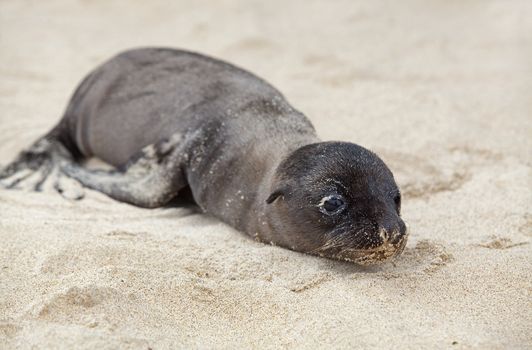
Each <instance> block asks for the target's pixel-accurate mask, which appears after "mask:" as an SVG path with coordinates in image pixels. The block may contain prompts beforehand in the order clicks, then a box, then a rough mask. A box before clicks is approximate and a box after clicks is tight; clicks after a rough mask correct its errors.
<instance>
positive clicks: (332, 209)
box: [319, 195, 345, 215]
mask: <svg viewBox="0 0 532 350" xmlns="http://www.w3.org/2000/svg"><path fill="white" fill-rule="evenodd" d="M319 207H320V210H321V211H322V212H323V213H325V214H328V215H332V214H337V213H339V212H341V211H342V210H343V209H344V208H345V202H344V199H343V198H342V196H340V195H332V196H327V197H324V198H322V200H321V202H320V205H319Z"/></svg>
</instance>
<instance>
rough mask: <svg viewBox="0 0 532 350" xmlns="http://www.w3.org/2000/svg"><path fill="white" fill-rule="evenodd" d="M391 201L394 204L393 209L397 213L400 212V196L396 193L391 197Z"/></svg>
mask: <svg viewBox="0 0 532 350" xmlns="http://www.w3.org/2000/svg"><path fill="white" fill-rule="evenodd" d="M393 201H394V202H395V207H396V208H397V212H399V211H401V194H400V193H397V194H396V195H395V197H393Z"/></svg>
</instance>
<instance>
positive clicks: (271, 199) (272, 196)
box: [266, 188, 284, 204]
mask: <svg viewBox="0 0 532 350" xmlns="http://www.w3.org/2000/svg"><path fill="white" fill-rule="evenodd" d="M280 196H284V188H281V189H278V190H275V191H273V192H272V194H270V196H269V197H268V199H266V203H268V204H272V203H273V202H275V200H276V199H277V198H278V197H280Z"/></svg>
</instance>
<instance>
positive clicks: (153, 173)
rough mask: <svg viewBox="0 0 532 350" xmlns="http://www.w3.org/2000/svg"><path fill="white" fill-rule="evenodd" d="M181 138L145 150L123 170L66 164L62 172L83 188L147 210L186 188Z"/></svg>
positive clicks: (164, 202)
mask: <svg viewBox="0 0 532 350" xmlns="http://www.w3.org/2000/svg"><path fill="white" fill-rule="evenodd" d="M185 157H186V155H185V153H184V152H183V145H182V143H181V142H180V138H179V136H177V135H176V136H174V137H172V138H170V139H169V140H165V141H162V142H159V143H157V144H154V145H149V146H146V147H145V148H143V149H142V151H140V152H139V153H138V154H137V155H136V156H135V157H134V158H133V160H132V161H130V162H129V163H128V164H127V165H126V166H125V167H124V168H123V169H121V170H112V171H103V170H89V169H86V168H84V167H82V166H80V165H78V164H75V163H71V162H65V163H63V164H62V165H61V170H62V172H63V173H65V174H66V175H67V176H70V177H72V178H74V179H76V180H78V181H79V182H80V183H81V184H82V185H84V186H86V187H88V188H91V189H93V190H96V191H99V192H102V193H104V194H106V195H108V196H109V197H111V198H113V199H116V200H118V201H121V202H126V203H130V204H133V205H136V206H139V207H144V208H156V207H160V206H163V205H164V204H166V203H168V202H169V201H170V200H171V199H172V198H174V197H175V196H176V195H177V192H178V191H179V190H180V189H182V188H184V187H185V186H186V180H185V176H184V172H183V167H182V164H183V162H184V160H185Z"/></svg>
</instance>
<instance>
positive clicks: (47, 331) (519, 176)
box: [0, 0, 532, 349]
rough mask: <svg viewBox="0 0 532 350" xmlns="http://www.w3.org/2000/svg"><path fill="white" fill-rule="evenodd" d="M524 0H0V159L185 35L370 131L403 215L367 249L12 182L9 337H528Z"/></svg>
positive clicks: (357, 341)
mask: <svg viewBox="0 0 532 350" xmlns="http://www.w3.org/2000/svg"><path fill="white" fill-rule="evenodd" d="M531 5H532V4H531V2H530V1H421V0H419V1H359V2H355V1H323V2H316V1H277V0H276V1H236V0H235V1H231V0H227V1H225V0H224V1H192V0H189V1H168V2H167V3H166V2H162V1H137V2H134V1H125V0H124V1H112V2H111V1H81V0H80V1H55V0H53V1H52V0H46V1H2V2H0V77H1V79H0V164H6V163H7V162H9V161H10V160H11V159H12V158H13V157H14V156H15V155H16V153H17V152H19V151H20V150H21V149H23V148H24V147H26V146H28V145H29V144H31V143H32V142H33V141H34V140H35V139H36V138H37V137H39V136H40V135H42V134H43V133H45V132H46V131H47V130H49V129H50V128H51V127H52V126H53V125H54V124H55V123H56V122H57V121H58V120H59V118H60V117H61V114H62V111H63V109H64V108H65V105H66V102H67V100H68V98H69V96H70V94H71V92H72V91H73V89H74V88H75V86H76V85H77V83H78V82H79V81H80V79H81V78H82V77H83V76H84V75H85V74H86V73H87V72H88V71H89V70H90V69H91V68H92V67H94V66H95V65H96V64H98V63H100V62H102V61H104V60H106V59H107V58H109V57H110V56H112V55H114V54H115V53H117V52H119V51H121V50H123V49H126V48H130V47H135V46H147V45H160V46H171V47H180V48H187V49H191V50H196V51H200V52H204V53H207V54H211V55H214V56H216V57H221V58H223V59H226V60H229V61H231V62H233V63H236V64H238V65H240V66H242V67H245V68H247V69H249V70H251V71H253V72H256V73H257V74H259V75H260V76H262V77H264V78H265V79H267V80H268V81H270V82H272V83H273V84H274V85H275V86H277V87H278V88H279V89H280V90H281V91H282V92H283V93H284V94H285V95H286V96H287V98H288V99H289V101H291V103H292V104H293V105H294V106H296V107H297V108H298V109H300V110H302V111H303V112H304V113H305V114H306V115H308V117H309V118H310V119H311V120H312V122H313V123H314V125H315V126H316V129H317V131H318V133H319V135H320V136H321V137H322V138H323V139H325V140H331V139H335V140H345V141H351V142H355V143H359V144H361V145H364V146H366V147H368V148H370V149H372V150H374V151H376V152H377V153H379V154H380V155H381V156H382V157H383V159H384V160H385V161H386V162H387V163H389V165H390V167H391V168H392V170H393V171H394V173H395V174H396V177H397V179H398V182H399V184H400V186H401V188H402V190H403V193H404V199H403V203H404V204H403V217H404V219H405V220H406V221H407V222H408V223H409V224H410V227H411V237H410V240H409V243H408V245H407V248H406V250H405V252H404V254H403V255H402V256H401V257H400V258H398V259H397V260H396V261H394V262H393V263H388V264H385V265H383V266H377V267H358V266H356V265H353V264H349V263H342V262H335V261H330V260H326V259H320V258H316V257H311V256H306V255H303V254H299V253H294V252H291V251H288V250H285V249H281V248H278V247H272V246H268V245H263V244H260V243H257V242H254V241H253V240H251V239H248V238H247V237H246V236H244V235H243V234H241V233H239V232H237V231H235V230H234V229H232V228H230V227H228V226H226V225H224V224H222V223H220V222H218V221H217V220H215V219H213V218H210V217H207V216H205V215H202V214H201V213H199V212H198V211H197V210H195V209H194V208H193V207H192V208H191V207H173V208H164V209H156V210H145V209H139V208H135V207H132V206H130V205H126V204H122V203H118V202H115V201H113V200H111V199H109V198H107V197H105V196H103V195H101V194H99V193H95V192H88V193H87V198H85V199H84V200H82V201H79V202H74V201H68V200H65V199H63V198H62V197H61V196H59V195H57V194H56V193H53V192H46V193H28V192H24V191H7V190H0V348H4V349H13V348H21V349H29V348H51V349H56V348H57V349H61V348H64V349H73V348H77V349H117V348H123V349H126V348H130V349H148V348H151V349H164V348H242V347H243V348H317V347H321V348H331V347H332V348H364V349H367V348H379V349H380V348H409V349H415V348H431V349H436V348H442V349H449V348H453V349H467V348H484V349H485V348H488V349H503V348H504V349H506V348H523V349H525V348H531V347H532V312H531V310H532V298H531V294H532V281H531V268H532V254H531V251H532V245H531V241H532V212H531V211H530V207H531V204H532V190H531V188H532V173H531V166H532V159H531V150H532V143H531V140H532V137H531V136H532V118H531V114H532V95H531V93H530V91H531V90H532V64H531V58H532V40H531V38H532V34H531V33H532V21H530V18H532V6H531Z"/></svg>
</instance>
